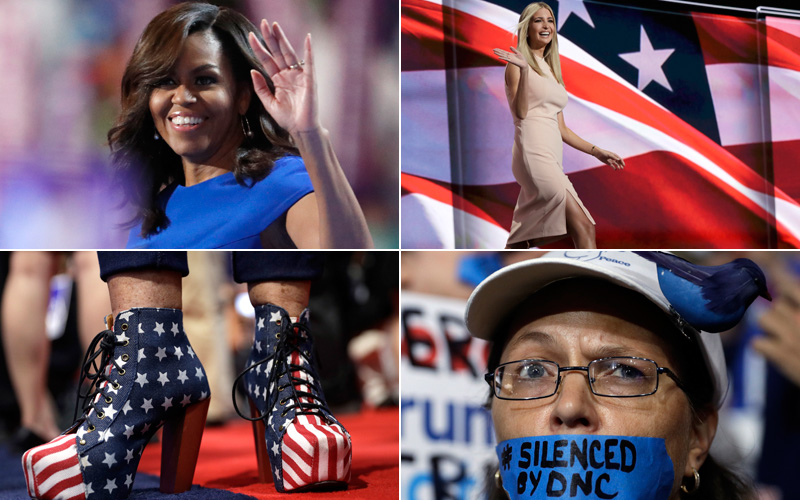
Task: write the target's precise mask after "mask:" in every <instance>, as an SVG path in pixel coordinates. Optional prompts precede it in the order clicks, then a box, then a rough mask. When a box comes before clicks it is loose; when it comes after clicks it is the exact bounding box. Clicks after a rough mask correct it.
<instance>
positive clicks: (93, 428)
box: [86, 424, 95, 432]
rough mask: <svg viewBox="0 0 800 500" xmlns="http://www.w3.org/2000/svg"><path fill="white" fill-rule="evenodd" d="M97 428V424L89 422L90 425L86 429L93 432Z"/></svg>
mask: <svg viewBox="0 0 800 500" xmlns="http://www.w3.org/2000/svg"><path fill="white" fill-rule="evenodd" d="M93 430H95V426H94V425H93V424H89V427H88V428H87V429H86V432H92V431H93Z"/></svg>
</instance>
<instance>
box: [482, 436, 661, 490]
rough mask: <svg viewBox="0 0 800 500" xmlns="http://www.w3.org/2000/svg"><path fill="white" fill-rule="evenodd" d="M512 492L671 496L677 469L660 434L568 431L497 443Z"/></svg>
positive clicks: (506, 487) (504, 476)
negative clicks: (598, 433)
mask: <svg viewBox="0 0 800 500" xmlns="http://www.w3.org/2000/svg"><path fill="white" fill-rule="evenodd" d="M496 451H497V458H498V459H499V461H500V477H501V478H502V480H503V489H504V490H505V491H506V493H507V494H508V496H509V498H511V499H517V498H525V499H533V500H544V499H549V498H570V499H612V498H613V499H614V500H644V499H647V500H666V499H667V498H668V497H669V494H670V491H671V490H672V483H673V479H674V469H673V465H672V459H670V457H669V454H667V448H666V443H665V441H664V440H663V439H661V438H652V437H634V436H598V435H594V434H565V435H554V436H531V437H522V438H516V439H509V440H507V441H503V442H501V443H500V444H498V445H497V448H496Z"/></svg>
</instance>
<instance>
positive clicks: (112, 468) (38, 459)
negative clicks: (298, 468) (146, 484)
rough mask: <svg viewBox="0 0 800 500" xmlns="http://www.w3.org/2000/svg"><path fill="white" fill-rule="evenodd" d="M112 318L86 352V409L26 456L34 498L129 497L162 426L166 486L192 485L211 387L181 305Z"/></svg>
mask: <svg viewBox="0 0 800 500" xmlns="http://www.w3.org/2000/svg"><path fill="white" fill-rule="evenodd" d="M108 323H109V329H108V330H106V331H104V332H101V333H100V334H98V335H97V337H95V339H94V341H93V342H92V346H91V347H90V348H89V352H87V353H86V357H85V359H84V363H83V369H82V373H81V375H82V377H81V378H82V379H84V378H86V379H88V380H90V381H91V385H90V389H89V391H88V394H86V395H85V396H86V400H87V404H86V406H85V408H84V411H83V415H82V416H80V417H79V418H78V419H77V420H76V422H75V424H73V425H72V427H71V428H70V429H68V430H67V431H65V432H64V433H63V434H62V435H61V436H59V437H58V438H56V439H55V440H53V441H51V442H49V443H47V444H44V445H42V446H38V447H36V448H32V449H30V450H28V451H27V452H26V453H25V454H24V455H23V457H22V467H23V469H24V471H25V479H26V481H27V486H28V493H29V495H30V496H31V498H36V499H40V500H51V499H56V498H58V499H63V500H69V499H75V500H104V499H121V498H127V497H128V496H129V495H130V493H131V488H132V487H133V480H134V478H135V476H136V469H137V467H138V465H139V459H140V458H141V456H142V452H143V451H144V447H145V446H146V445H147V443H148V442H149V441H150V438H152V436H153V434H154V433H155V432H156V430H158V429H159V428H160V427H162V426H163V427H164V433H163V446H162V455H161V491H162V492H169V493H178V492H181V491H185V490H187V489H189V488H190V487H191V482H192V476H193V474H194V466H195V464H196V462H197V454H198V452H199V447H200V438H201V436H202V432H203V426H204V424H205V417H206V413H207V411H208V402H209V395H210V391H209V388H208V382H207V380H206V374H205V372H204V371H203V366H202V365H201V363H200V360H199V359H197V356H196V355H195V353H194V351H193V350H192V346H191V345H190V344H189V340H188V339H187V338H186V335H185V333H184V332H183V313H182V312H181V311H180V310H177V309H153V308H134V309H130V310H128V311H124V312H121V313H119V314H118V315H117V318H116V321H113V325H112V321H111V316H109V318H108ZM112 328H113V330H112Z"/></svg>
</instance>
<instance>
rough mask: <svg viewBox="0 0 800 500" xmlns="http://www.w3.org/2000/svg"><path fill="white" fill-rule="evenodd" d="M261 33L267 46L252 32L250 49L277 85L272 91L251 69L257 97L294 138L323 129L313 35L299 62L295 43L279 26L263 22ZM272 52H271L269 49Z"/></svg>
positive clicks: (307, 41) (256, 72) (306, 42)
mask: <svg viewBox="0 0 800 500" xmlns="http://www.w3.org/2000/svg"><path fill="white" fill-rule="evenodd" d="M261 34H262V35H263V36H264V41H265V42H266V44H267V47H264V46H263V45H262V44H261V42H260V41H259V40H258V38H257V37H256V36H255V35H254V34H253V33H250V36H249V41H250V46H251V47H253V52H255V55H256V57H257V58H258V60H259V61H261V64H262V65H263V66H264V70H265V71H266V72H267V75H269V77H270V78H271V79H272V83H273V84H275V92H274V93H273V92H271V91H270V89H269V87H268V86H267V81H266V79H264V76H263V75H262V74H261V73H259V72H258V71H255V70H251V71H250V75H251V76H252V78H253V87H254V88H255V91H256V95H257V96H258V98H259V99H261V103H262V104H263V105H264V108H265V109H266V110H267V112H268V113H269V114H270V115H272V117H273V118H274V119H275V121H276V122H278V125H280V126H281V127H283V128H285V129H286V130H288V131H289V133H290V134H292V135H294V134H295V133H296V132H307V131H310V130H314V129H317V128H319V127H320V123H319V112H318V104H317V87H316V81H315V79H314V56H313V54H312V51H311V34H309V35H307V36H306V40H305V49H304V51H303V59H298V57H297V55H296V54H295V52H294V48H292V44H291V43H289V40H288V39H287V38H286V34H284V32H283V30H282V29H281V27H280V26H279V25H278V23H272V25H271V26H270V24H269V23H268V22H267V20H266V19H263V20H262V21H261ZM267 49H269V50H267Z"/></svg>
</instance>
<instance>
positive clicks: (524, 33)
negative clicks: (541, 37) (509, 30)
mask: <svg viewBox="0 0 800 500" xmlns="http://www.w3.org/2000/svg"><path fill="white" fill-rule="evenodd" d="M543 7H544V8H545V9H547V10H548V11H549V12H550V15H551V16H553V19H555V18H556V15H555V13H554V12H553V9H551V8H550V6H549V5H547V4H546V3H544V2H534V3H532V4H529V5H528V6H527V7H525V9H523V11H522V14H520V16H519V24H517V29H516V32H517V50H519V51H520V52H521V53H522V55H523V56H524V57H525V60H526V61H528V64H529V65H530V67H531V68H533V70H534V71H535V72H536V73H537V74H538V75H539V76H545V74H544V72H543V71H542V69H541V68H540V67H539V63H537V62H536V58H535V57H533V49H531V46H530V44H529V43H528V28H529V27H530V24H531V19H533V15H534V14H535V13H536V12H537V11H538V10H539V9H541V8H543ZM544 60H545V61H546V62H547V64H548V65H549V66H550V69H551V70H552V71H553V76H554V77H555V78H556V81H557V82H558V83H560V84H561V85H564V79H563V78H561V60H560V59H559V57H558V33H556V30H555V29H553V39H552V40H550V43H548V44H547V46H546V47H545V48H544Z"/></svg>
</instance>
